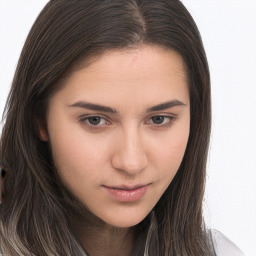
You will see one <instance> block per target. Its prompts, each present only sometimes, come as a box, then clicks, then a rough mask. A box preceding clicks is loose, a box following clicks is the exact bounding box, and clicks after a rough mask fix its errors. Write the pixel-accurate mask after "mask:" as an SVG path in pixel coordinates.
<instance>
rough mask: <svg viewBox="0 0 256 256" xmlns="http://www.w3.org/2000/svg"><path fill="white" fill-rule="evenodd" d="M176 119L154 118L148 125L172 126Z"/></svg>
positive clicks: (169, 117)
mask: <svg viewBox="0 0 256 256" xmlns="http://www.w3.org/2000/svg"><path fill="white" fill-rule="evenodd" d="M173 119H174V117H171V116H153V117H151V118H150V119H149V120H148V121H147V122H146V123H147V124H155V125H165V124H170V123H171V122H172V121H173Z"/></svg>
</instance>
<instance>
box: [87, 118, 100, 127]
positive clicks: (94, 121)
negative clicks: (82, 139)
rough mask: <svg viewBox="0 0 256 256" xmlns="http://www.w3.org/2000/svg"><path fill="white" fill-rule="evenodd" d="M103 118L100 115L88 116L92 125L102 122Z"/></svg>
mask: <svg viewBox="0 0 256 256" xmlns="http://www.w3.org/2000/svg"><path fill="white" fill-rule="evenodd" d="M100 120H101V118H100V117H97V116H96V117H90V118H88V121H89V123H90V124H92V125H98V124H99V123H100Z"/></svg>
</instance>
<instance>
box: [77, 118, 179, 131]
mask: <svg viewBox="0 0 256 256" xmlns="http://www.w3.org/2000/svg"><path fill="white" fill-rule="evenodd" d="M154 117H163V118H165V119H169V121H167V122H165V121H164V123H161V124H156V123H153V121H152V119H153V118H154ZM90 118H100V120H101V121H102V120H105V122H106V124H101V125H98V124H97V125H93V124H91V123H90V122H89V119H90ZM175 119H176V116H175V115H169V116H167V115H154V116H151V117H150V118H149V119H147V120H146V121H145V122H144V124H146V125H151V124H152V125H153V126H154V127H159V128H161V127H169V126H171V125H172V124H173V122H174V121H175ZM79 121H80V123H82V124H83V125H86V126H87V127H88V128H90V129H102V128H104V126H106V125H111V122H109V121H108V120H107V118H106V117H103V116H100V115H92V116H84V117H82V118H81V119H80V120H79Z"/></svg>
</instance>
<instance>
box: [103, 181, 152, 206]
mask: <svg viewBox="0 0 256 256" xmlns="http://www.w3.org/2000/svg"><path fill="white" fill-rule="evenodd" d="M148 186H149V184H146V185H135V186H126V185H121V186H114V187H108V186H103V188H104V189H105V190H106V191H107V193H108V195H109V196H110V197H111V198H112V199H114V200H116V201H119V202H135V201H138V200H139V199H141V198H142V197H143V196H144V195H145V194H146V192H147V189H148Z"/></svg>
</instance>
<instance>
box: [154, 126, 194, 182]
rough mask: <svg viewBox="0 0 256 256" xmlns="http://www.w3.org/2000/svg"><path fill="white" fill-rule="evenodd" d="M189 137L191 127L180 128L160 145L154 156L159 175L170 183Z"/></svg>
mask: <svg viewBox="0 0 256 256" xmlns="http://www.w3.org/2000/svg"><path fill="white" fill-rule="evenodd" d="M188 137H189V127H188V128H186V129H179V130H177V132H175V133H172V134H170V136H168V137H166V138H165V140H163V141H162V144H161V145H158V147H155V148H157V150H155V153H154V154H152V157H153V158H154V159H155V161H154V162H155V164H156V166H155V169H156V170H160V171H159V173H158V175H159V178H160V179H163V178H164V179H165V180H166V182H167V183H170V182H171V180H172V179H173V177H174V176H175V174H176V173H177V171H178V169H179V167H180V164H181V162H182V159H183V157H184V153H185V150H186V147H187V142H188Z"/></svg>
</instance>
